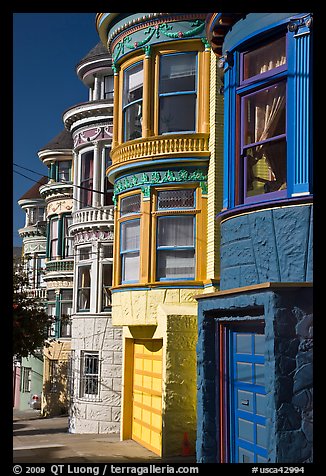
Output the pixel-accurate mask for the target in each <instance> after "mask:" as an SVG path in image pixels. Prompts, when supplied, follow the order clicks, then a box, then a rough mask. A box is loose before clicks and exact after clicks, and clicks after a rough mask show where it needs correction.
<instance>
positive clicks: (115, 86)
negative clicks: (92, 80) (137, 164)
mask: <svg viewBox="0 0 326 476" xmlns="http://www.w3.org/2000/svg"><path fill="white" fill-rule="evenodd" d="M112 69H113V71H114V77H113V89H114V96H113V134H112V149H114V148H115V147H116V146H117V145H118V125H119V114H118V111H119V67H118V66H116V65H114V64H113V65H112Z"/></svg>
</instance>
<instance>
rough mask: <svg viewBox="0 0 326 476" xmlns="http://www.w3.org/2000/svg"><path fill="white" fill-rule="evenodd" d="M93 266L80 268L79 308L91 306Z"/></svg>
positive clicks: (84, 308)
mask: <svg viewBox="0 0 326 476" xmlns="http://www.w3.org/2000/svg"><path fill="white" fill-rule="evenodd" d="M90 272H91V267H90V266H80V267H79V269H78V296H77V308H78V310H86V309H89V308H90V295H91V274H90Z"/></svg>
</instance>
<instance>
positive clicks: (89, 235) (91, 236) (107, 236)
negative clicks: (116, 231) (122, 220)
mask: <svg viewBox="0 0 326 476" xmlns="http://www.w3.org/2000/svg"><path fill="white" fill-rule="evenodd" d="M113 237H114V235H113V231H112V230H110V231H102V230H100V231H93V230H90V231H82V232H79V233H76V234H75V236H74V244H75V245H79V244H82V243H89V242H91V241H113Z"/></svg>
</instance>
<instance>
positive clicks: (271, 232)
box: [220, 204, 313, 290]
mask: <svg viewBox="0 0 326 476" xmlns="http://www.w3.org/2000/svg"><path fill="white" fill-rule="evenodd" d="M312 224H313V209H312V205H311V204H305V205H300V206H299V205H297V206H286V207H278V208H270V209H266V210H264V209H262V210H259V211H255V212H251V213H244V214H241V215H238V216H235V217H232V218H229V219H227V220H225V221H224V222H222V223H221V287H220V289H221V290H224V289H232V288H237V287H241V286H248V285H253V284H259V283H264V282H268V281H271V282H290V281H292V282H303V281H312V279H313V278H312V246H313V235H312Z"/></svg>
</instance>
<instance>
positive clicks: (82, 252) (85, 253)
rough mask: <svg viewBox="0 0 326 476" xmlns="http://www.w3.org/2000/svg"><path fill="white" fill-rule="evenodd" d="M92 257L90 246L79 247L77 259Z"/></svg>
mask: <svg viewBox="0 0 326 476" xmlns="http://www.w3.org/2000/svg"><path fill="white" fill-rule="evenodd" d="M91 257H92V247H91V246H87V247H84V248H80V249H79V259H80V260H84V259H90V258H91Z"/></svg>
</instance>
